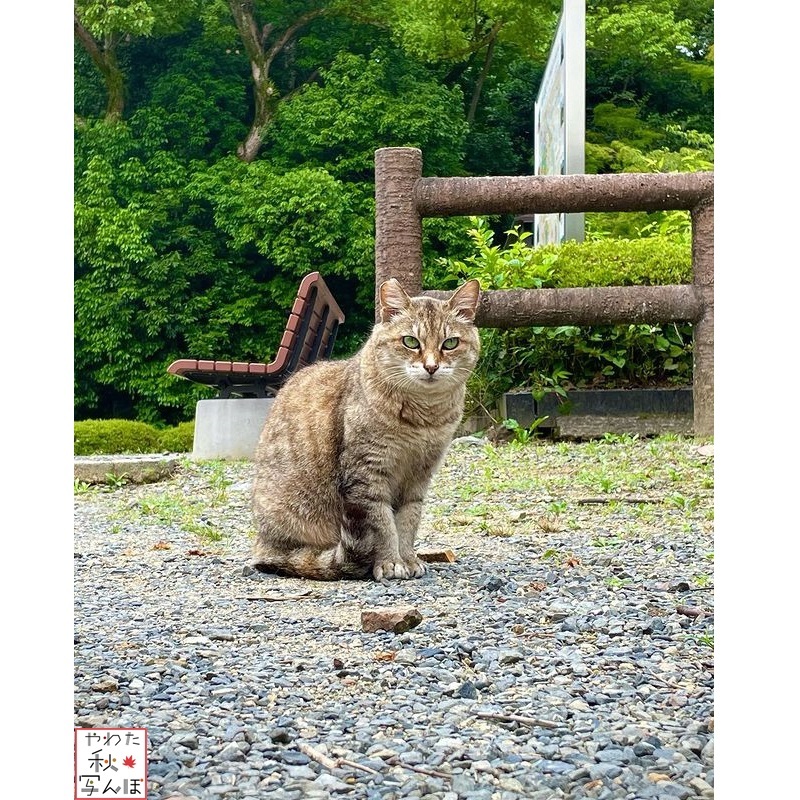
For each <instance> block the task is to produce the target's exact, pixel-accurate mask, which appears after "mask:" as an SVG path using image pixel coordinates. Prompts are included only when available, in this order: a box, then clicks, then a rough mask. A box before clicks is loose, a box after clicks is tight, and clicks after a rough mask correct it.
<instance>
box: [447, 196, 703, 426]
mask: <svg viewBox="0 0 800 800" xmlns="http://www.w3.org/2000/svg"><path fill="white" fill-rule="evenodd" d="M471 222H472V224H473V228H472V229H471V230H470V231H469V236H470V238H471V240H472V242H473V245H474V248H475V252H474V254H473V255H471V256H468V257H467V258H466V259H464V260H463V261H457V260H452V259H449V260H448V259H442V261H441V266H443V267H446V268H447V275H448V278H449V279H451V280H453V281H454V282H456V281H457V282H461V281H463V280H465V279H468V278H477V279H478V280H480V283H481V286H482V288H484V289H511V288H566V287H588V286H626V285H627V286H630V285H663V284H677V283H688V282H690V281H691V279H692V265H691V244H690V238H689V235H688V229H687V228H686V227H685V225H684V222H683V219H682V218H681V217H680V216H678V215H675V214H672V212H668V214H667V215H661V216H659V217H658V218H657V221H656V222H654V223H649V224H648V225H646V226H645V227H643V228H642V229H641V230H640V231H639V238H634V239H612V238H604V237H598V238H594V239H592V240H590V241H586V242H582V243H578V242H565V243H564V244H562V245H549V246H545V247H537V248H532V247H529V246H528V244H527V243H526V240H527V238H528V237H529V236H530V234H529V233H525V232H522V231H521V230H520V229H518V228H514V229H512V230H510V231H506V234H507V236H508V237H509V238H508V240H507V243H506V244H505V245H502V246H500V245H495V244H493V239H494V234H493V231H492V230H491V228H490V227H489V226H488V224H487V223H486V221H485V220H483V219H482V218H472V219H471ZM665 233H668V234H669V235H664V234H665ZM480 334H481V344H482V351H483V352H482V357H481V359H480V361H479V363H478V367H477V369H476V370H475V372H474V373H473V376H472V378H471V379H470V383H469V385H468V389H469V405H468V408H467V412H468V413H470V412H472V411H475V410H478V409H479V408H480V407H483V408H484V409H487V410H491V409H492V408H493V407H494V406H495V404H496V402H497V399H498V398H499V397H500V395H502V394H503V393H504V392H507V391H509V390H511V389H521V390H528V391H531V392H533V394H534V396H536V397H539V398H541V396H543V395H544V394H545V393H547V392H554V393H556V394H558V395H559V396H561V397H565V396H566V394H567V392H568V390H569V389H572V388H575V387H587V386H589V387H601V386H604V387H612V386H652V385H664V384H671V385H686V384H689V383H691V376H692V326H691V324H689V323H680V324H675V323H669V324H664V325H658V324H636V325H598V326H588V327H578V326H575V325H561V326H558V327H542V326H538V327H529V328H511V329H508V330H497V329H493V328H482V329H481V332H480Z"/></svg>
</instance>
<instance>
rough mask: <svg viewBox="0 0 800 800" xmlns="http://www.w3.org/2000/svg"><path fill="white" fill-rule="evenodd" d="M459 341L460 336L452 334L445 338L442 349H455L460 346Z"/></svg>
mask: <svg viewBox="0 0 800 800" xmlns="http://www.w3.org/2000/svg"><path fill="white" fill-rule="evenodd" d="M458 342H459V338H458V336H451V337H450V338H449V339H445V340H444V341H443V342H442V350H455V349H456V347H458Z"/></svg>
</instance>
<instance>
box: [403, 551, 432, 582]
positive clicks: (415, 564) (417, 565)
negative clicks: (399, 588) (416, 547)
mask: <svg viewBox="0 0 800 800" xmlns="http://www.w3.org/2000/svg"><path fill="white" fill-rule="evenodd" d="M403 563H404V564H405V565H406V569H407V570H408V575H409V577H411V578H421V577H422V576H423V575H424V574H425V571H426V569H427V567H426V566H425V564H424V563H423V562H422V561H420V560H419V559H418V558H417V556H416V555H415V554H414V553H411V555H407V556H406V555H404V556H403Z"/></svg>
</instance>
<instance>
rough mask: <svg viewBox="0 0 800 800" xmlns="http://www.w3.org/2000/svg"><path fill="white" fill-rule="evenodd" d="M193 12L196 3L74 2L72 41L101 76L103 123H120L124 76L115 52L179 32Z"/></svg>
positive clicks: (187, 0) (137, 0)
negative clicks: (138, 39) (145, 39)
mask: <svg viewBox="0 0 800 800" xmlns="http://www.w3.org/2000/svg"><path fill="white" fill-rule="evenodd" d="M196 8H197V2H196V0H181V2H172V0H118V1H117V2H109V0H75V12H74V31H75V39H76V41H77V42H79V43H80V45H81V46H82V47H83V48H84V50H85V51H86V53H87V54H88V55H89V57H90V58H91V60H92V62H93V63H94V65H95V67H96V68H97V70H98V72H99V73H100V74H101V75H102V78H103V81H104V84H105V90H106V108H105V119H106V121H107V122H114V121H116V120H118V119H120V118H121V117H122V114H123V111H124V109H125V76H124V73H123V70H122V68H121V66H120V63H119V55H118V50H119V48H120V47H121V46H124V45H126V44H129V43H130V42H131V41H132V39H134V38H136V37H141V36H150V35H153V34H156V35H165V34H168V33H174V32H176V31H178V30H180V29H181V28H182V27H183V26H184V25H185V24H186V22H187V21H188V20H189V19H190V18H191V17H192V15H193V14H194V13H195V11H196Z"/></svg>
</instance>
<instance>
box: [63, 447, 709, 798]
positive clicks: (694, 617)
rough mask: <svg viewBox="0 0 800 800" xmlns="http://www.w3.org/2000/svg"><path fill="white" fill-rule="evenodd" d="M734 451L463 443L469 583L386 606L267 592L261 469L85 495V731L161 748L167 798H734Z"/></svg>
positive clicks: (461, 489)
mask: <svg viewBox="0 0 800 800" xmlns="http://www.w3.org/2000/svg"><path fill="white" fill-rule="evenodd" d="M712 453H713V448H712V447H711V446H706V447H700V446H698V445H697V444H695V443H694V442H693V441H692V440H691V439H690V438H682V437H678V436H665V437H660V438H657V439H649V440H647V439H641V440H640V439H636V438H632V437H625V436H623V437H618V436H609V437H607V438H606V440H602V441H593V442H584V443H567V442H543V443H542V442H536V443H534V444H529V445H526V446H518V445H515V444H506V445H497V446H494V445H488V444H484V443H482V442H480V441H476V440H472V439H469V438H468V439H467V440H459V441H457V442H455V443H454V444H453V446H452V447H451V449H450V452H449V453H448V456H447V459H446V461H445V463H444V465H443V467H442V469H441V471H440V472H439V473H438V475H437V476H436V478H435V479H434V484H433V487H432V491H431V495H430V497H429V502H428V506H427V509H426V513H425V517H424V519H423V524H422V529H421V538H420V542H419V546H420V547H421V548H424V549H445V548H447V549H450V550H452V551H453V552H454V553H455V554H456V558H457V560H456V562H455V563H452V564H431V565H430V569H429V572H428V573H427V574H426V575H425V576H424V577H423V578H421V579H418V580H411V581H401V582H394V583H388V582H387V583H384V584H381V583H374V582H356V581H341V582H335V583H325V582H318V581H303V580H297V579H290V578H278V577H274V576H264V575H261V574H258V573H256V574H248V573H249V569H247V568H246V567H247V565H248V562H249V547H250V541H251V537H252V535H253V529H252V524H251V518H250V512H249V489H250V481H251V475H252V464H250V463H228V464H225V463H221V462H208V463H205V464H196V463H192V462H189V461H182V462H181V464H180V466H179V468H178V471H177V472H176V474H175V475H174V476H173V477H172V478H169V479H167V480H164V481H162V482H160V483H155V484H149V485H132V484H130V485H125V484H124V483H123V482H118V485H115V486H113V487H105V488H102V489H101V488H91V487H87V486H86V485H76V493H75V560H74V564H75V585H74V588H75V594H74V596H75V659H74V666H75V725H76V727H146V728H147V729H148V736H149V740H150V752H149V790H148V797H150V798H156V799H157V800H166V798H175V797H187V798H198V799H202V798H212V797H226V798H230V800H237V799H238V798H246V797H274V798H329V797H334V798H335V797H340V796H342V797H344V796H347V797H354V798H382V799H383V800H393V799H394V798H401V797H409V798H420V797H425V798H431V800H433V798H438V799H439V800H457V798H477V799H478V800H480V799H482V798H483V799H485V800H490V799H491V800H512V799H513V798H534V799H535V800H551V798H583V797H586V798H661V799H662V800H667V798H669V800H674V798H691V797H713V793H714V790H713V785H714V736H713V727H714V706H713V703H714V700H713V689H714V665H713V661H714V651H713V635H714V633H713V631H714V617H713V573H714V561H713V557H714V553H713V551H714V543H713V454H712ZM386 605H413V606H416V608H418V609H419V611H420V613H421V614H422V617H423V619H422V622H421V624H419V625H418V626H417V627H415V628H413V629H411V630H409V631H407V632H405V633H402V634H395V633H392V632H388V631H385V632H378V633H365V632H362V630H361V611H362V610H365V609H370V608H374V607H379V606H386ZM98 620H102V623H103V624H102V630H103V634H102V637H99V636H98V633H97V631H98ZM309 746H310V748H311V749H309ZM326 757H327V758H326Z"/></svg>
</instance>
